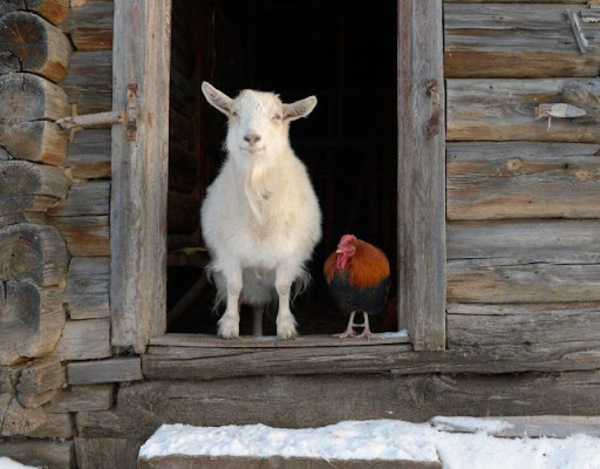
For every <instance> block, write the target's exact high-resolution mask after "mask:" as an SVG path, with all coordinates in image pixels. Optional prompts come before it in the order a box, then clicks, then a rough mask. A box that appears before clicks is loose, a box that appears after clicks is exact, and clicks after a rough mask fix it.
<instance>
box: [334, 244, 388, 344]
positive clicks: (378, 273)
mask: <svg viewBox="0 0 600 469" xmlns="http://www.w3.org/2000/svg"><path fill="white" fill-rule="evenodd" d="M323 272H324V274H325V280H326V281H327V285H328V287H329V292H330V294H331V297H332V298H333V301H334V302H335V304H336V306H337V307H338V308H339V309H340V310H341V311H342V313H344V314H345V315H349V316H350V318H349V320H348V327H347V328H346V330H345V331H344V332H342V333H341V334H338V335H337V336H336V337H339V338H345V337H357V335H356V333H355V332H354V327H363V332H362V333H361V334H360V335H359V336H358V337H364V338H367V339H368V338H371V337H373V333H372V332H371V328H370V327H369V315H381V314H383V312H384V309H385V302H386V297H387V293H388V287H389V281H390V263H389V261H388V259H387V256H386V255H385V254H384V253H383V251H382V250H381V249H379V248H378V247H375V246H373V245H372V244H369V243H367V242H365V241H362V240H360V239H358V238H356V236H354V235H350V234H346V235H344V236H342V238H341V239H340V242H339V244H338V246H337V250H336V251H335V252H333V253H332V254H331V255H330V256H329V257H328V258H327V260H326V261H325V265H324V267H323ZM356 313H362V314H363V318H364V319H363V323H362V324H356V323H355V322H354V316H355V315H356Z"/></svg>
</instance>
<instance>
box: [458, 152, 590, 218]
mask: <svg viewBox="0 0 600 469" xmlns="http://www.w3.org/2000/svg"><path fill="white" fill-rule="evenodd" d="M599 150H600V146H599V145H596V144H560V143H558V144H549V143H530V142H501V143H490V142H484V143H480V142H464V143H451V144H449V145H448V147H447V166H446V168H447V171H446V173H447V175H446V183H447V187H446V190H447V216H448V218H449V219H451V220H467V219H486V218H598V217H600V204H598V202H597V201H598V194H599V193H600V166H599V165H598V156H597V152H598V151H599Z"/></svg>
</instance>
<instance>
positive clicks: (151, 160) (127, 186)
mask: <svg viewBox="0 0 600 469" xmlns="http://www.w3.org/2000/svg"><path fill="white" fill-rule="evenodd" d="M170 12H171V2H170V0H166V1H164V2H153V3H150V2H143V1H140V0H128V1H125V0H117V1H115V37H116V38H118V41H117V42H116V43H117V44H118V45H119V47H118V48H117V49H116V50H115V56H114V61H115V62H114V70H113V76H114V84H115V87H114V90H113V107H114V108H115V109H118V108H123V107H125V104H126V102H127V99H126V96H127V86H128V85H129V84H131V83H135V84H136V85H137V111H138V119H137V133H136V137H135V140H128V136H127V129H126V128H125V126H113V129H112V132H113V133H112V136H113V139H112V140H113V144H112V157H113V162H112V190H111V202H110V203H111V217H110V229H111V236H110V240H111V245H110V250H111V287H110V288H111V291H110V296H111V309H112V319H113V322H112V327H113V336H112V340H113V345H118V346H131V345H132V346H133V347H134V349H135V351H136V352H142V351H144V350H145V348H146V345H147V343H148V340H149V338H150V337H152V336H155V335H161V334H163V333H164V331H165V329H166V237H167V234H166V219H167V208H166V201H167V186H168V178H167V170H168V144H169V126H168V114H169V93H168V90H169V57H170V47H169V46H170V22H171V16H170ZM139 51H143V52H139Z"/></svg>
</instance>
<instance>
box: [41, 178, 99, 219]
mask: <svg viewBox="0 0 600 469" xmlns="http://www.w3.org/2000/svg"><path fill="white" fill-rule="evenodd" d="M109 199H110V181H85V182H78V183H75V184H73V185H71V187H70V189H69V193H68V194H67V195H66V200H65V201H64V202H63V203H62V204H61V205H60V206H58V207H56V208H52V209H50V210H49V211H48V215H49V216H51V217H80V216H86V215H93V216H97V215H108V213H109V210H108V202H109Z"/></svg>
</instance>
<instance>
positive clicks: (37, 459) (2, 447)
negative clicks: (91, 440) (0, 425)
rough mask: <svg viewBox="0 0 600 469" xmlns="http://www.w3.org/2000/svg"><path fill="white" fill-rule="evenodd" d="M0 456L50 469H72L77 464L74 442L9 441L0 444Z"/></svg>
mask: <svg viewBox="0 0 600 469" xmlns="http://www.w3.org/2000/svg"><path fill="white" fill-rule="evenodd" d="M0 456H6V457H9V458H11V459H13V460H15V461H18V462H20V463H22V464H27V465H33V466H35V465H37V466H39V465H40V464H43V465H44V466H45V467H48V469H71V468H73V467H74V464H75V455H74V452H73V442H72V441H45V440H25V439H20V440H17V439H7V440H4V441H2V442H0Z"/></svg>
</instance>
